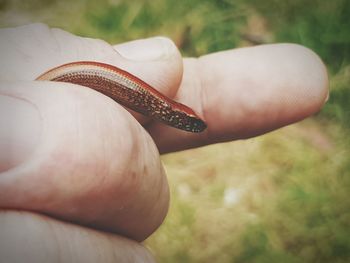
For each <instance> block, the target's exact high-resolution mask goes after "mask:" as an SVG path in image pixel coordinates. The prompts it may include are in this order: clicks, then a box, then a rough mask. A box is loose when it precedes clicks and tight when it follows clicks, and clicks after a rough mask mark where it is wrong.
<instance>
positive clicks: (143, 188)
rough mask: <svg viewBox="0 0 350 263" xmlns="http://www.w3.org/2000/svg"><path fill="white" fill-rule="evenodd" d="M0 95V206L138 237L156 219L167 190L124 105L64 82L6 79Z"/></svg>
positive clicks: (153, 153)
mask: <svg viewBox="0 0 350 263" xmlns="http://www.w3.org/2000/svg"><path fill="white" fill-rule="evenodd" d="M0 98H1V105H3V106H2V108H1V115H0V126H1V129H0V131H1V132H0V145H1V147H2V148H1V153H0V163H1V165H0V167H1V168H2V173H1V174H0V208H11V209H21V210H30V211H36V212H40V213H44V214H47V215H50V216H53V217H56V218H60V219H64V220H68V221H72V222H75V223H78V224H83V225H88V226H91V227H95V228H98V229H102V230H106V231H112V232H117V233H120V234H123V235H125V236H128V237H132V238H134V239H137V240H142V239H144V238H146V237H147V236H148V235H150V234H151V233H152V232H153V231H154V230H155V229H156V228H157V227H158V226H159V225H160V224H161V222H162V221H163V219H164V217H165V215H166V213H167V208H168V201H169V193H168V186H167V181H166V178H165V175H164V171H163V168H162V165H161V162H160V160H159V154H158V151H157V148H156V146H155V145H154V142H153V140H152V139H151V137H150V136H149V135H148V133H147V132H146V131H145V130H144V129H143V128H142V126H140V125H139V123H138V122H137V121H136V120H135V119H134V118H133V117H132V116H131V115H130V114H129V113H128V112H127V111H125V110H124V108H122V107H121V106H119V105H118V104H116V103H114V102H113V101H112V100H110V99H108V98H107V97H105V96H103V95H101V94H100V93H97V92H95V91H94V90H91V89H82V88H80V87H79V86H75V85H72V84H68V83H54V82H3V83H0ZM3 116H11V117H3ZM26 134H28V138H26ZM17 147H19V149H17Z"/></svg>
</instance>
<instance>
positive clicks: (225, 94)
mask: <svg viewBox="0 0 350 263" xmlns="http://www.w3.org/2000/svg"><path fill="white" fill-rule="evenodd" d="M327 96H328V76H327V71H326V69H325V66H324V64H323V63H322V61H321V60H320V59H319V57H318V56H317V55H316V54H315V53H313V52H312V51H310V50H309V49H307V48H304V47H302V46H299V45H294V44H273V45H263V46H257V47H250V48H241V49H236V50H230V51H224V52H219V53H214V54H211V55H207V56H204V57H201V58H198V59H185V61H184V76H183V81H182V84H181V87H180V89H179V90H178V93H177V96H176V97H175V99H177V100H179V101H181V102H183V103H185V104H187V105H189V106H190V107H192V108H193V109H194V110H195V111H196V112H197V113H198V114H199V115H200V116H202V117H203V118H204V120H205V121H206V122H207V124H208V129H207V130H206V131H205V132H203V133H201V134H190V133H185V132H182V131H178V130H176V129H172V128H169V127H166V126H164V125H159V124H157V123H154V124H152V125H151V126H150V127H149V131H150V133H151V135H152V137H153V138H154V140H155V142H156V144H157V145H158V148H159V149H160V151H161V152H163V153H166V152H171V151H178V150H183V149H188V148H193V147H198V146H202V145H207V144H211V143H217V142H224V141H230V140H236V139H242V138H249V137H253V136H257V135H260V134H263V133H266V132H268V131H271V130H274V129H277V128H280V127H282V126H285V125H288V124H291V123H293V122H297V121H300V120H302V119H304V118H306V117H308V116H310V115H312V114H313V113H315V112H317V111H319V110H320V108H321V107H322V105H323V104H324V102H325V101H326V98H327Z"/></svg>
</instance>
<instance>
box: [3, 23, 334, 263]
mask: <svg viewBox="0 0 350 263" xmlns="http://www.w3.org/2000/svg"><path fill="white" fill-rule="evenodd" d="M78 60H92V61H100V62H105V63H109V64H113V65H115V66H118V67H121V68H123V69H125V70H127V71H129V72H130V73H132V74H134V75H136V76H138V77H139V78H141V79H143V80H144V81H146V82H147V83H149V84H151V85H152V86H153V87H155V88H156V89H158V90H160V91H161V92H162V93H164V94H166V95H168V96H169V97H172V98H174V99H176V100H178V101H180V102H181V103H184V104H186V105H188V106H190V107H191V108H193V109H194V110H195V111H196V112H197V113H198V114H199V115H200V116H201V117H203V118H204V119H205V121H206V122H207V124H208V129H207V130H206V131H205V132H203V133H201V134H192V133H186V132H183V131H180V130H177V129H174V128H171V127H167V126H165V125H163V124H159V123H156V122H152V121H150V120H149V119H146V118H145V117H143V116H140V115H139V114H135V113H133V112H129V111H127V110H125V109H124V108H123V107H122V106H120V105H118V104H117V103H115V102H114V101H112V100H111V99H109V98H107V97H105V96H104V95H102V94H99V93H97V92H95V91H93V90H90V89H87V88H84V87H80V86H76V85H72V84H67V83H53V82H38V81H33V80H34V79H35V78H36V77H37V76H38V75H40V74H41V73H43V72H45V71H46V70H48V69H50V68H52V67H54V66H57V65H60V64H63V63H67V62H71V61H78ZM0 80H1V81H0V112H1V114H0V127H1V129H0V149H1V152H0V172H1V175H0V207H1V208H2V209H3V210H2V211H1V212H0V255H1V257H2V259H12V260H13V261H15V260H17V261H19V262H21V261H23V262H24V261H25V262H153V261H154V259H153V258H152V256H151V254H150V252H148V250H147V249H146V248H145V247H143V246H142V245H141V244H140V243H139V241H142V240H144V239H145V238H147V237H148V236H149V235H151V234H152V233H153V232H154V231H155V230H156V229H157V227H159V225H160V224H161V223H162V221H163V219H164V217H165V216H166V213H167V209H168V204H169V191H168V185H167V180H166V175H165V172H164V170H163V168H162V164H161V162H160V158H159V152H161V153H166V152H172V151H178V150H182V149H188V148H193V147H197V146H202V145H207V144H212V143H216V142H223V141H232V140H236V139H242V138H249V137H252V136H256V135H260V134H263V133H265V132H268V131H271V130H274V129H277V128H280V127H283V126H285V125H288V124H291V123H294V122H297V121H300V120H302V119H304V118H306V117H308V116H310V115H312V114H314V113H316V112H318V111H319V110H320V109H321V107H322V105H323V104H324V102H325V101H326V99H327V96H328V77H327V72H326V69H325V67H324V65H323V63H322V62H321V60H320V59H319V58H318V57H317V56H316V55H315V54H314V53H313V52H312V51H310V50H308V49H306V48H304V47H301V46H298V45H291V44H276V45H264V46H258V47H251V48H242V49H235V50H228V51H223V52H220V53H215V54H209V55H205V56H202V57H200V58H185V59H183V58H182V57H181V55H180V53H179V52H178V50H177V49H176V47H175V45H174V44H173V43H172V42H171V41H170V40H168V39H165V38H151V39H143V40H137V41H133V42H129V43H124V44H120V45H116V46H111V45H109V44H107V43H105V42H103V41H101V40H94V39H87V38H81V37H77V36H74V35H72V34H70V33H67V32H65V31H62V30H58V29H50V28H48V27H47V26H45V25H41V24H36V25H29V26H24V27H19V28H11V29H1V30H0ZM130 113H131V114H130ZM101 230H103V231H101Z"/></svg>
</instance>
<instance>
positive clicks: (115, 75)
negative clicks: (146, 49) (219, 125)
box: [37, 61, 207, 132]
mask: <svg viewBox="0 0 350 263" xmlns="http://www.w3.org/2000/svg"><path fill="white" fill-rule="evenodd" d="M37 80H50V81H59V82H69V83H74V84H79V85H82V86H85V87H89V88H92V89H94V90H97V91H99V92H101V93H103V94H105V95H106V96H108V97H110V98H112V99H113V100H115V101H117V102H118V103H120V104H122V105H124V106H126V107H128V108H130V109H132V110H134V111H136V112H139V113H142V114H143V115H146V116H149V117H151V118H153V119H156V120H158V121H161V122H163V123H165V124H168V125H170V126H173V127H175V128H179V129H182V130H185V131H190V132H201V131H203V130H204V129H205V128H206V127H207V126H206V124H205V122H204V121H203V120H201V119H200V118H199V117H198V116H197V114H195V112H194V111H193V110H192V109H190V108H189V107H187V106H185V105H183V104H181V103H178V102H176V101H173V100H171V99H169V98H168V97H166V96H164V95H163V94H161V93H160V92H158V91H157V90H155V89H154V88H152V87H151V86H150V85H148V84H147V83H145V82H144V81H142V80H140V79H139V78H137V77H135V76H134V75H132V74H130V73H128V72H126V71H124V70H122V69H119V68H117V67H114V66H112V65H108V64H104V63H99V62H91V61H81V62H73V63H69V64H64V65H62V66H59V67H56V68H54V69H52V70H49V71H48V72H46V73H44V74H42V75H41V76H39V77H38V78H37Z"/></svg>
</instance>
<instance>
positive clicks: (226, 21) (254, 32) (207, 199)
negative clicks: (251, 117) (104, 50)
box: [0, 0, 350, 262]
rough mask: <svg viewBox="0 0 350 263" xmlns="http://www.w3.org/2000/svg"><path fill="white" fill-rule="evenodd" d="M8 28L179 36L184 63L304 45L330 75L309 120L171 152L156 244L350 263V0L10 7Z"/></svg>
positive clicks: (122, 36)
mask: <svg viewBox="0 0 350 263" xmlns="http://www.w3.org/2000/svg"><path fill="white" fill-rule="evenodd" d="M0 12H1V13H0V14H1V15H0V24H1V25H2V26H10V25H18V24H23V23H28V22H33V21H41V22H46V23H48V24H50V25H51V26H59V27H62V28H65V29H66V30H69V31H71V32H74V33H76V34H79V35H83V36H90V37H96V38H102V39H105V40H107V41H109V42H111V43H116V42H122V41H128V40H132V39H135V38H142V37H149V36H153V35H165V36H169V37H171V38H172V39H173V40H174V41H175V42H176V43H177V45H178V46H179V47H180V49H181V51H182V52H183V54H184V55H188V56H198V55H201V54H205V53H208V52H214V51H217V50H224V49H228V48H235V47H239V46H245V45H251V44H252V43H268V42H294V43H299V44H302V45H305V46H307V47H309V48H311V49H313V50H314V51H315V52H316V53H318V54H319V55H320V56H321V57H322V59H323V60H324V61H325V62H326V64H327V67H328V69H329V72H330V84H331V94H330V99H329V101H328V103H327V104H326V106H325V107H324V108H323V110H322V112H321V113H319V114H317V116H315V117H313V118H312V119H308V120H307V121H303V122H302V123H298V124H295V125H293V126H289V127H286V128H283V129H280V130H278V131H275V132H273V133H269V134H267V135H264V136H260V137H258V138H254V139H250V140H246V141H237V142H232V143H225V144H218V145H212V146H208V147H203V148H199V149H195V150H190V151H185V152H181V153H176V154H169V155H165V156H163V161H164V164H165V167H166V170H167V172H168V176H169V182H170V187H171V192H172V201H171V207H170V211H169V216H168V217H167V219H166V221H165V223H164V224H163V225H162V226H161V228H160V230H159V231H158V232H157V233H156V234H155V235H153V236H152V237H151V238H150V239H149V240H147V242H146V245H147V246H148V247H149V248H150V249H151V250H152V251H153V253H154V255H155V256H156V258H157V259H158V260H159V262H349V261H350V200H349V197H348V192H349V189H350V172H349V171H350V150H349V149H350V139H349V131H350V87H349V85H350V65H349V61H350V18H349V14H350V2H349V1H346V0H335V1H325V0H324V1H322V0H303V1H301V0H295V1H277V0H266V1H257V0H248V1H239V0H238V1H233V0H232V1H231V0H220V1H204V0H202V1H200V0H193V1H176V2H175V1H170V0H165V1H161V0H154V1H126V0H119V1H118V0H110V1H107V0H102V1H97V0H93V1H67V0H64V1H63V0H61V1H56V0H50V1H44V0H35V1H27V2H23V1H20V0H17V1H16V0H14V1H4V0H0Z"/></svg>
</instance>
